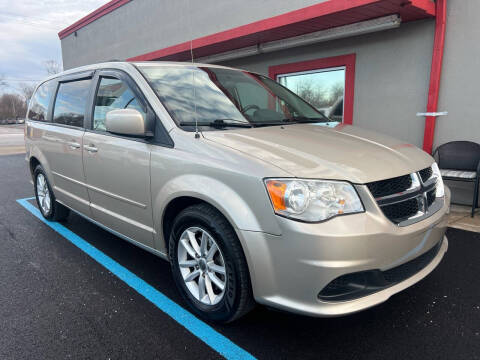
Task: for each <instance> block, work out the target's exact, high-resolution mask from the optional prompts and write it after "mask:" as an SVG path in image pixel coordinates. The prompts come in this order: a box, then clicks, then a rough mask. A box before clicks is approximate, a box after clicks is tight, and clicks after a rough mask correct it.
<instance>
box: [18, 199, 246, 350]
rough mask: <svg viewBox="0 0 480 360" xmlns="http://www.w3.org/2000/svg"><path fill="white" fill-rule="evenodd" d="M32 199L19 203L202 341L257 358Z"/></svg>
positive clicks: (215, 348)
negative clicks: (47, 213)
mask: <svg viewBox="0 0 480 360" xmlns="http://www.w3.org/2000/svg"><path fill="white" fill-rule="evenodd" d="M32 199H35V198H25V199H18V200H17V202H18V203H19V204H20V205H22V206H23V207H24V208H25V209H27V210H28V211H29V212H31V213H32V214H33V215H34V216H36V217H37V218H38V219H39V220H41V221H42V222H44V223H45V224H47V225H48V226H50V227H51V228H52V229H53V230H55V231H56V232H57V233H59V234H60V235H61V236H63V237H64V238H66V239H67V240H68V241H70V242H71V243H72V244H73V245H75V246H76V247H78V248H79V249H80V250H82V251H83V252H85V253H86V254H87V255H89V256H90V257H91V258H92V259H94V260H95V261H96V262H98V263H99V264H100V265H102V266H103V267H104V268H106V269H107V270H109V271H110V272H111V273H113V274H114V275H116V276H117V277H118V278H119V279H120V280H122V281H124V282H125V283H126V284H127V285H128V286H130V287H131V288H132V289H134V290H135V291H136V292H138V293H139V294H140V295H142V296H143V297H145V298H146V299H147V300H148V301H150V302H151V303H152V304H154V305H155V306H156V307H158V308H159V309H160V310H162V311H163V312H164V313H166V314H167V315H168V316H170V317H171V318H172V319H173V320H175V321H176V322H178V323H179V324H180V325H182V326H183V327H184V328H185V329H187V330H188V331H190V332H191V333H192V334H193V335H195V336H196V337H197V338H199V339H200V340H202V341H203V342H204V343H205V344H207V345H208V346H210V347H211V348H212V349H213V350H215V351H217V352H218V353H219V354H220V355H222V356H224V357H225V358H227V359H255V358H254V357H253V356H252V355H251V354H250V353H248V352H247V351H246V350H244V349H242V348H241V347H239V346H238V345H236V344H234V343H233V342H232V341H231V340H229V339H227V338H226V337H225V336H223V335H222V334H220V333H219V332H217V331H215V330H214V329H213V328H212V327H211V326H209V325H208V324H206V323H204V322H203V321H201V320H200V319H198V318H197V317H195V316H194V315H192V314H191V313H190V312H188V311H187V310H185V309H184V308H182V307H181V306H180V305H178V304H177V303H175V302H174V301H172V300H170V299H169V298H168V297H166V296H165V295H164V294H162V293H161V292H160V291H158V290H157V289H155V288H154V287H153V286H151V285H149V284H148V283H146V282H145V281H144V280H142V279H140V278H139V277H138V276H137V275H135V274H134V273H132V272H131V271H129V270H128V269H126V268H125V267H123V266H122V265H120V264H119V263H118V262H116V261H115V260H113V259H112V258H110V257H109V256H107V255H106V254H104V253H103V252H101V251H100V250H98V249H97V248H96V247H94V246H92V245H91V244H89V243H88V242H87V241H85V240H84V239H82V238H81V237H80V236H78V235H77V234H75V233H74V232H72V231H70V230H69V229H67V228H66V227H65V226H63V225H62V224H60V223H58V222H54V221H48V220H46V219H44V218H43V216H42V214H41V213H40V211H39V210H38V209H37V208H36V207H35V206H33V205H32V204H31V203H29V202H28V201H29V200H32Z"/></svg>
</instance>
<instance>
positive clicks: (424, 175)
mask: <svg viewBox="0 0 480 360" xmlns="http://www.w3.org/2000/svg"><path fill="white" fill-rule="evenodd" d="M418 173H419V175H420V177H421V178H422V181H423V182H425V181H427V180H428V179H430V178H431V177H432V175H433V170H432V167H428V168H426V169H423V170H420V171H419V172H418Z"/></svg>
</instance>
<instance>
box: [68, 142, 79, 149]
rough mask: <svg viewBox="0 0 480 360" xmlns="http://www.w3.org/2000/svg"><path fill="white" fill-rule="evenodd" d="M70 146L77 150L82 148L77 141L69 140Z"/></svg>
mask: <svg viewBox="0 0 480 360" xmlns="http://www.w3.org/2000/svg"><path fill="white" fill-rule="evenodd" d="M67 144H68V146H69V147H70V149H72V150H75V149H79V148H80V144H79V143H77V142H75V141H67Z"/></svg>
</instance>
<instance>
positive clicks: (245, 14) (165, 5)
mask: <svg viewBox="0 0 480 360" xmlns="http://www.w3.org/2000/svg"><path fill="white" fill-rule="evenodd" d="M323 1H326V0H321V1H318V0H294V1H292V0H242V1H238V0H222V1H218V0H202V1H196V0H178V1H174V0H170V1H166V0H164V1H159V0H133V1H131V2H129V3H127V4H126V5H123V6H122V7H120V8H118V9H116V10H114V11H113V12H111V13H109V14H107V15H106V16H103V17H102V18H99V19H98V20H96V21H94V22H92V23H90V24H88V25H87V26H85V27H83V28H82V29H80V30H78V31H77V35H78V36H77V37H75V36H74V35H73V34H71V35H69V36H67V37H66V38H64V39H62V41H61V42H62V55H63V66H64V68H65V69H70V68H73V67H77V66H81V65H86V64H91V63H95V62H101V61H105V60H110V59H127V58H129V57H133V56H136V55H141V54H144V53H148V52H151V51H154V50H158V49H162V48H165V47H168V46H171V45H176V44H179V43H182V42H185V41H188V40H190V38H192V37H193V38H198V37H201V36H206V35H210V34H214V33H216V32H219V31H224V30H228V29H231V28H234V27H237V26H241V25H245V24H248V23H251V22H254V21H258V20H262V19H266V18H270V17H272V16H275V15H280V14H283V13H285V12H289V11H292V10H296V9H300V8H303V7H306V6H309V5H314V4H318V3H320V2H323Z"/></svg>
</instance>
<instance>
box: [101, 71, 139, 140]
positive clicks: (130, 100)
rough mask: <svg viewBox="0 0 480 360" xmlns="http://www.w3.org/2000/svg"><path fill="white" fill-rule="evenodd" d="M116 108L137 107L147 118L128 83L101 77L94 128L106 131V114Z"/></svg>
mask: <svg viewBox="0 0 480 360" xmlns="http://www.w3.org/2000/svg"><path fill="white" fill-rule="evenodd" d="M115 109H135V110H138V111H139V112H140V113H141V114H142V115H143V118H144V119H146V114H145V111H144V110H143V109H142V107H141V106H140V104H139V103H138V101H137V98H136V97H135V95H134V93H133V91H132V90H131V89H130V88H129V87H128V86H127V84H125V83H124V82H123V81H121V80H118V79H115V78H109V77H101V78H100V84H99V86H98V91H97V97H96V100H95V111H94V114H93V129H94V130H99V131H105V118H106V114H107V112H109V111H111V110H115Z"/></svg>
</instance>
